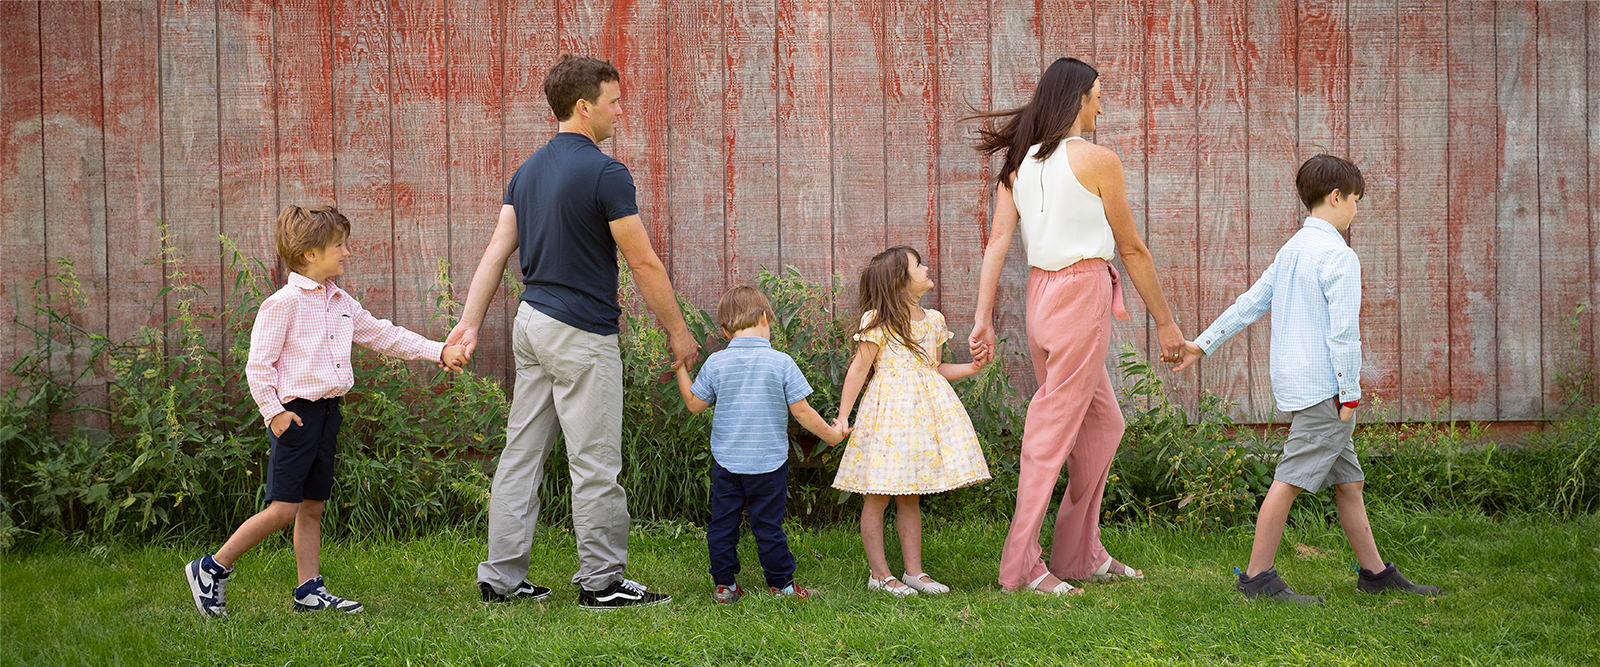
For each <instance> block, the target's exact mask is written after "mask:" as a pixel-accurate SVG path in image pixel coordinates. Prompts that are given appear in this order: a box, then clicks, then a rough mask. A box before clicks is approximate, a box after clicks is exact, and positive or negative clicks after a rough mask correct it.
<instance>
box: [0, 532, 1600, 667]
mask: <svg viewBox="0 0 1600 667" xmlns="http://www.w3.org/2000/svg"><path fill="white" fill-rule="evenodd" d="M1373 521H1374V525H1375V528H1376V530H1377V533H1378V540H1379V546H1380V548H1382V549H1384V556H1385V557H1386V558H1388V559H1390V560H1394V561H1396V562H1398V563H1399V564H1400V565H1401V568H1402V569H1404V570H1405V571H1406V572H1407V574H1408V575H1410V576H1411V577H1412V578H1413V580H1416V581H1419V582H1422V583H1437V584H1440V585H1442V586H1444V587H1445V588H1446V589H1447V590H1449V591H1450V593H1451V594H1450V595H1447V596H1444V597H1441V598H1438V599H1421V598H1411V597H1398V596H1389V597H1375V596H1368V595H1366V594H1363V593H1359V592H1357V591H1356V589H1355V585H1354V584H1355V572H1354V571H1353V570H1352V568H1351V565H1350V563H1351V562H1352V557H1351V556H1350V554H1349V550H1348V548H1347V547H1346V545H1345V543H1344V537H1343V534H1342V533H1340V532H1339V529H1338V527H1337V526H1335V525H1327V526H1314V527H1309V528H1307V527H1292V528H1290V530H1289V531H1288V533H1287V534H1286V535H1285V539H1284V548H1283V550H1282V552H1281V553H1280V558H1279V562H1278V565H1279V569H1280V571H1282V572H1283V574H1284V576H1285V578H1286V579H1287V580H1288V581H1289V582H1290V584H1291V585H1293V586H1294V587H1296V589H1298V590H1299V591H1301V592H1303V593H1308V594H1313V595H1320V596H1323V597H1324V598H1326V600H1327V601H1326V603H1325V604H1323V605H1322V606H1321V607H1317V608H1301V607H1293V606H1287V605H1281V604H1263V603H1251V602H1247V601H1245V600H1244V598H1242V597H1241V596H1239V595H1238V594H1237V593H1235V592H1234V591H1233V586H1232V583H1233V577H1234V575H1233V573H1232V567H1233V566H1234V565H1240V566H1242V565H1243V563H1244V559H1245V557H1246V554H1247V552H1248V549H1249V539H1250V536H1249V534H1248V532H1246V531H1244V530H1238V531H1233V532H1228V533H1198V532H1192V531H1185V530H1170V529H1166V528H1143V527H1129V526H1117V527H1109V528H1107V530H1106V531H1105V535H1104V539H1105V542H1106V544H1107V546H1108V547H1109V548H1110V549H1111V551H1112V552H1113V553H1114V554H1116V555H1117V556H1118V557H1119V558H1120V559H1121V560H1124V561H1126V562H1128V563H1130V564H1134V565H1135V566H1138V567H1143V568H1145V570H1146V571H1147V572H1148V573H1149V578H1148V579H1147V580H1146V581H1143V582H1123V583H1117V584H1109V585H1098V586H1090V587H1089V592H1088V593H1087V594H1085V595H1082V596H1078V597H1073V598H1068V599H1054V598H1046V597H1044V596H1037V595H1031V594H1030V595H1023V594H1007V593H1002V592H1000V591H999V590H998V588H997V587H996V586H995V582H994V574H995V567H996V563H997V561H998V559H999V545H1000V542H1001V539H1002V537H1003V532H1002V531H1003V529H1004V526H1003V525H1002V524H1000V523H998V522H997V523H992V524H991V523H978V522H973V523H941V522H937V521H934V520H933V519H932V518H931V517H930V519H929V524H928V526H927V529H928V530H927V534H926V536H925V540H926V544H927V546H926V554H925V557H926V561H927V564H928V569H929V571H930V572H932V573H934V574H935V575H936V576H938V577H939V578H940V579H942V580H943V581H945V582H946V583H949V584H951V585H952V586H953V587H954V588H955V592H954V593H952V594H950V595H944V596H937V597H918V598H912V599H905V600H900V599H893V598H891V597H889V596H887V595H885V594H883V593H872V592H869V591H867V590H866V588H865V586H864V581H865V578H866V568H865V565H864V560H863V558H862V556H861V547H860V542H859V540H858V537H857V535H856V533H855V531H854V530H852V529H850V528H848V527H839V528H829V529H825V530H805V531H795V532H793V533H791V535H790V540H791V545H792V547H793V548H794V551H795V554H796V556H797V558H799V560H800V570H799V573H798V579H799V581H800V582H801V583H803V584H805V585H808V586H812V587H815V588H817V589H820V590H821V591H822V595H821V597H820V598H818V599H813V600H804V601H800V600H773V599H769V598H766V597H765V596H764V595H751V596H750V597H747V598H746V599H745V600H744V601H743V602H741V603H739V604H737V605H734V606H731V607H719V606H716V605H714V604H712V602H711V600H710V596H709V588H710V586H709V581H708V578H707V576H706V574H705V569H706V554H705V543H704V541H703V534H702V533H701V532H700V531H699V530H698V529H697V528H694V527H684V526H659V525H658V526H636V527H635V533H634V537H633V541H632V550H631V570H630V573H631V575H632V576H634V577H635V578H637V579H639V580H641V581H643V582H644V583H646V584H648V585H650V586H651V587H652V589H656V590H661V591H665V592H668V593H671V594H672V595H673V596H674V597H675V599H674V600H673V601H672V602H671V603H669V604H668V605H666V606H662V607H655V608H650V609H636V610H625V611H614V612H605V613H595V612H586V611H582V610H580V609H578V608H577V605H576V596H577V593H576V589H575V588H574V587H573V586H571V585H570V584H568V583H567V581H568V578H569V577H570V576H571V574H572V572H573V571H574V570H575V569H576V557H575V555H574V551H573V538H572V535H571V533H570V532H566V531H563V530H560V529H554V530H549V531H544V532H542V533H541V535H540V537H539V538H538V539H537V540H536V542H535V543H534V547H533V562H534V571H533V573H532V575H531V578H532V579H533V580H534V581H535V582H542V583H545V584H547V585H551V586H554V587H555V589H556V592H555V594H554V595H552V596H551V599H549V600H546V601H543V602H533V603H514V604H509V605H496V606H484V605H482V604H480V603H479V602H478V594H477V590H476V588H475V586H474V573H475V567H476V565H477V561H478V560H479V558H481V556H482V550H483V537H482V535H481V534H479V533H476V532H461V533H446V534H439V535H435V536H431V537H428V538H425V539H420V540H416V541H409V542H395V543H378V542H346V543H340V544H331V545H328V546H327V547H326V548H325V550H324V566H323V573H324V575H325V576H326V577H327V578H328V581H329V582H330V584H331V590H333V591H334V592H335V593H338V594H341V595H345V596H349V597H352V598H355V599H358V600H361V601H362V602H363V603H364V604H365V605H366V612H365V613H362V614H357V615H350V616H345V615H331V614H327V613H320V614H296V613H294V612H292V611H290V609H289V593H290V591H291V590H292V588H293V587H294V585H295V583H296V582H295V581H293V579H294V564H293V555H292V553H291V552H290V550H289V549H288V546H287V542H286V541H283V540H279V539H277V538H274V539H273V540H269V541H268V542H267V543H266V544H264V545H263V546H262V547H261V548H259V549H258V550H257V551H255V552H252V553H250V554H248V555H246V556H245V558H244V559H242V560H241V561H240V563H239V567H238V569H237V571H236V574H235V576H234V577H233V579H232V580H231V581H230V584H229V588H228V593H229V596H228V607H229V609H230V611H231V613H232V616H230V617H228V618H225V619H202V618H201V617H200V616H199V615H198V614H197V613H196V612H195V609H194V606H193V605H192V604H191V603H190V601H189V594H188V588H187V586H186V585H185V584H184V582H183V579H182V577H181V575H180V569H181V567H182V565H183V564H184V563H185V562H186V561H188V560H189V559H191V558H193V557H195V556H197V555H199V554H200V553H203V550H204V549H205V548H206V546H207V545H202V544H189V545H179V546H144V547H140V546H125V547H95V548H93V549H91V550H89V551H88V552H82V551H78V550H74V549H72V548H70V547H67V546H53V547H34V548H31V549H27V550H21V551H18V550H14V551H12V552H10V553H7V554H5V555H3V556H0V565H3V572H0V603H3V604H0V621H3V626H0V656H3V657H0V664H5V665H12V664H39V665H67V664H73V665H76V664H86V665H113V664H249V665H288V664H418V665H457V664H585V665H589V664H698V663H718V664H743V663H755V664H774V663H802V664H877V663H915V664H961V665H970V664H986V665H987V664H1005V665H1015V664H1423V663H1428V664H1438V663H1444V664H1460V663H1471V664H1507V663H1521V664H1596V663H1600V584H1597V580H1600V577H1597V574H1600V572H1597V569H1600V517H1597V516H1593V515H1591V516H1585V517H1582V518H1580V519H1577V520H1572V521H1560V520H1555V519H1545V518H1532V519H1526V518H1525V519H1517V520H1491V519H1486V518H1482V517H1462V516H1444V515H1430V514H1421V515H1419V514H1412V513H1402V512H1399V511H1376V512H1375V513H1374V515H1373ZM743 555H744V557H745V559H744V562H745V571H744V573H743V574H742V575H741V576H740V580H741V583H743V584H744V585H745V586H746V587H747V588H755V587H759V586H761V575H760V571H759V567H758V566H757V565H756V560H755V555H754V546H753V543H751V541H750V539H749V537H748V536H746V538H745V543H744V545H743ZM895 558H897V554H896V553H891V555H890V559H891V562H894V559H895Z"/></svg>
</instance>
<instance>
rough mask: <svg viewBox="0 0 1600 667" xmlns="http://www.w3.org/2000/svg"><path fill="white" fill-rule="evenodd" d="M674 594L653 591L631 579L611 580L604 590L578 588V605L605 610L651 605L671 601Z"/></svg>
mask: <svg viewBox="0 0 1600 667" xmlns="http://www.w3.org/2000/svg"><path fill="white" fill-rule="evenodd" d="M671 601H672V596H670V595H662V594H660V593H651V592H650V591H648V590H646V589H645V586H644V584H641V583H639V582H637V581H632V580H629V579H618V580H616V581H613V582H611V585H610V586H607V587H606V589H605V590H603V591H591V590H585V589H582V588H579V589H578V607H580V608H583V609H595V610H600V611H604V610H607V609H622V608H624V607H650V606H654V605H658V604H662V603H665V602H671Z"/></svg>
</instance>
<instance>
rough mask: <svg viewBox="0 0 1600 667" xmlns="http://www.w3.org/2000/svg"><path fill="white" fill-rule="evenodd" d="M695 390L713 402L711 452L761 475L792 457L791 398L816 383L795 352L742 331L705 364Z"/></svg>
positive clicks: (743, 471)
mask: <svg viewBox="0 0 1600 667" xmlns="http://www.w3.org/2000/svg"><path fill="white" fill-rule="evenodd" d="M689 391H690V392H691V393H693V394H694V395H695V397H697V398H699V399H700V400H702V401H705V402H707V403H713V404H715V405H716V407H715V408H714V409H713V410H712V412H711V457H712V458H714V459H716V461H717V464H718V465H721V466H722V467H724V468H727V469H728V472H731V473H736V474H740V475H760V474H763V473H769V472H772V471H774V470H777V469H778V468H780V467H782V466H783V464H784V462H785V461H788V460H789V404H790V403H793V402H795V401H798V400H801V399H804V398H805V397H807V396H810V395H811V384H810V383H809V382H806V376H805V375H804V374H802V373H801V372H800V367H799V366H798V365H796V364H795V363H794V359H791V358H789V355H787V354H784V353H782V352H779V351H777V350H774V349H772V341H769V340H767V339H765V338H762V337H760V336H740V337H738V338H735V339H733V340H730V341H728V347H726V348H724V349H722V350H718V351H716V352H713V353H712V354H711V356H709V357H707V358H706V363H705V364H703V365H701V366H700V375H699V376H697V377H695V379H694V385H693V386H691V387H689Z"/></svg>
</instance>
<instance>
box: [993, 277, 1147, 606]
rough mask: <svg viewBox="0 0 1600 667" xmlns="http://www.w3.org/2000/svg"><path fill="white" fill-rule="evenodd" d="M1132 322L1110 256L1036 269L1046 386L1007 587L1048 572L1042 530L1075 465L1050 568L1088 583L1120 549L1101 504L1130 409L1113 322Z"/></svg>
mask: <svg viewBox="0 0 1600 667" xmlns="http://www.w3.org/2000/svg"><path fill="white" fill-rule="evenodd" d="M1113 316H1115V317H1116V318H1117V319H1119V320H1126V319H1128V313H1127V311H1126V309H1125V308H1124V307H1123V303H1122V286H1121V280H1120V279H1119V277H1118V276H1117V271H1116V268H1114V267H1112V266H1111V264H1109V263H1107V262H1106V261H1105V260H1103V259H1099V258H1090V259H1084V260H1081V261H1078V262H1076V263H1074V264H1072V265H1070V266H1067V267H1064V268H1062V269H1060V270H1057V271H1046V270H1043V269H1040V268H1037V267H1034V268H1032V269H1031V270H1030V271H1029V274H1028V291H1027V333H1028V346H1029V347H1030V348H1032V354H1033V370H1034V374H1035V375H1036V376H1037V377H1038V380H1039V389H1038V391H1036V392H1034V394H1033V400H1032V402H1031V403H1029V404H1028V417H1027V421H1026V423H1025V424H1024V426H1023V430H1022V461H1021V467H1020V475H1019V479H1018V482H1017V508H1016V513H1015V514H1014V515H1013V516H1012V518H1011V529H1010V531H1009V532H1008V533H1007V534H1006V542H1005V548H1004V550H1003V551H1002V552H1001V554H1000V587H1001V588H1004V589H1006V590H1014V589H1017V588H1020V587H1022V586H1025V585H1027V584H1028V583H1029V582H1032V581H1033V580H1035V579H1037V578H1039V577H1040V576H1042V575H1043V574H1044V573H1045V571H1046V569H1047V568H1046V566H1045V563H1044V561H1043V560H1042V559H1041V558H1040V554H1041V548H1040V546H1039V531H1040V530H1041V529H1042V528H1043V527H1044V515H1045V512H1046V511H1048V510H1049V508H1050V496H1051V494H1052V492H1053V491H1054V489H1055V484H1056V480H1057V479H1059V478H1060V475H1061V466H1062V465H1063V464H1065V465H1066V466H1067V470H1068V479H1067V491H1066V494H1065V495H1063V496H1062V498H1061V507H1060V509H1059V510H1058V511H1057V513H1056V525H1055V538H1054V541H1053V542H1052V544H1051V547H1050V564H1049V567H1048V570H1049V571H1050V572H1052V573H1054V574H1055V575H1056V576H1057V577H1059V578H1062V579H1085V578H1088V576H1089V574H1090V573H1092V572H1093V571H1094V569H1095V568H1096V567H1098V566H1099V565H1100V564H1101V563H1103V562H1105V560H1106V559H1107V558H1110V555H1109V554H1108V553H1107V552H1106V549H1105V547H1104V546H1102V545H1101V544H1100V520H1099V515H1100V501H1101V499H1102V497H1103V496H1104V495H1105V488H1106V474H1107V473H1108V472H1109V471H1110V470H1111V459H1112V457H1113V456H1115V455H1116V453H1117V445H1118V444H1120V443H1121V441H1122V430H1123V419H1122V409H1121V408H1120V407H1119V406H1118V405H1117V397H1116V393H1115V392H1114V391H1113V390H1112V387H1111V375H1110V373H1109V372H1108V371H1107V370H1106V350H1107V348H1108V346H1109V345H1110V341H1111V318H1112V317H1113Z"/></svg>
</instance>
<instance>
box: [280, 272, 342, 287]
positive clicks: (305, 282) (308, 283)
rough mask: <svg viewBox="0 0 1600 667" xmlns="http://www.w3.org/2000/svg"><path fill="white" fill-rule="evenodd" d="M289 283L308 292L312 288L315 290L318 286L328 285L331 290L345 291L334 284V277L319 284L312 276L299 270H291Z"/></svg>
mask: <svg viewBox="0 0 1600 667" xmlns="http://www.w3.org/2000/svg"><path fill="white" fill-rule="evenodd" d="M289 284H290V285H294V286H295V287H298V288H300V289H303V290H306V291H308V292H309V291H312V290H315V289H317V288H318V287H327V288H328V291H329V292H341V291H343V290H341V289H339V286H338V285H335V284H333V279H332V278H329V279H328V280H327V282H324V283H320V284H319V283H318V282H317V281H315V280H312V279H311V278H309V277H307V276H306V275H305V274H303V273H300V272H299V271H290V272H289Z"/></svg>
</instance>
